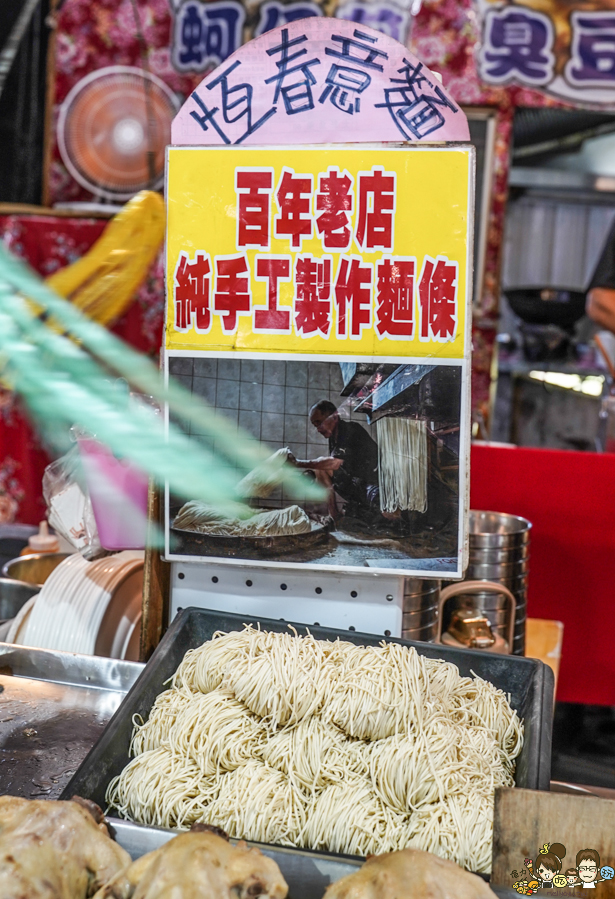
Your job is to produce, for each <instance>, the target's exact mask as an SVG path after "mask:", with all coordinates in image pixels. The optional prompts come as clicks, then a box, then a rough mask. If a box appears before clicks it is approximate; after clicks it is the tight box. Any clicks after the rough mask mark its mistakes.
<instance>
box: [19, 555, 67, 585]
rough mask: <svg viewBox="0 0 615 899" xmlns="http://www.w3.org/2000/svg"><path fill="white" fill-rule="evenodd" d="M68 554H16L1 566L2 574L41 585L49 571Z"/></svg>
mask: <svg viewBox="0 0 615 899" xmlns="http://www.w3.org/2000/svg"><path fill="white" fill-rule="evenodd" d="M69 555H70V553H30V554H28V555H27V556H18V557H17V558H16V559H11V561H10V562H7V563H6V565H4V566H3V568H2V576H3V577H8V578H15V579H16V580H18V581H26V582H27V583H28V584H36V585H37V586H39V587H42V586H43V584H44V583H45V581H46V580H47V578H48V577H49V575H50V574H51V572H52V571H54V570H55V569H56V568H57V567H58V565H59V564H60V562H63V561H64V559H67V558H68V556H69Z"/></svg>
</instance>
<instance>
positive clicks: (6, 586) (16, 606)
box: [0, 577, 40, 621]
mask: <svg viewBox="0 0 615 899" xmlns="http://www.w3.org/2000/svg"><path fill="white" fill-rule="evenodd" d="M39 590H40V587H38V586H37V585H36V584H27V583H26V582H25V581H16V580H13V578H8V577H2V578H0V621H7V620H8V619H9V618H15V616H16V615H17V613H18V612H19V611H21V608H22V606H25V604H26V603H27V601H28V600H29V599H30V597H31V596H34V595H35V594H36V593H38V592H39Z"/></svg>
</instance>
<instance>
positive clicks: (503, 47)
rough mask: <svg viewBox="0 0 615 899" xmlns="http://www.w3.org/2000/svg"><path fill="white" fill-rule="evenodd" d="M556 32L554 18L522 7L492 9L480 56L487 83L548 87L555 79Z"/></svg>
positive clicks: (482, 74) (488, 13)
mask: <svg viewBox="0 0 615 899" xmlns="http://www.w3.org/2000/svg"><path fill="white" fill-rule="evenodd" d="M553 41H554V30H553V24H552V22H551V19H549V18H548V16H545V15H543V14H542V13H539V12H535V11H534V10H530V9H524V8H521V7H519V6H506V7H504V8H503V9H490V10H488V12H487V14H486V16H485V33H484V39H483V46H482V48H481V55H480V74H481V77H482V78H483V80H484V81H490V82H492V83H494V84H506V83H509V82H511V81H517V82H519V83H521V84H529V85H541V84H547V83H548V82H549V81H551V79H552V78H553V66H554V62H555V57H554V56H553V52H552V49H553Z"/></svg>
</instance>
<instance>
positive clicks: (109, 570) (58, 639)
mask: <svg viewBox="0 0 615 899" xmlns="http://www.w3.org/2000/svg"><path fill="white" fill-rule="evenodd" d="M142 595H143V553H142V552H121V553H117V554H116V555H113V556H107V557H105V558H103V559H99V560H98V561H97V562H88V561H86V560H85V559H84V558H83V556H81V555H80V554H79V553H75V554H74V555H71V556H69V557H68V558H67V559H65V560H64V562H62V564H61V565H58V567H57V568H56V569H55V570H54V571H53V572H52V573H51V574H50V575H49V577H48V578H47V580H46V581H45V583H44V585H43V587H42V588H41V591H40V593H38V594H37V595H36V596H33V597H32V598H31V599H29V600H28V602H27V603H26V604H25V606H23V608H22V609H21V611H20V612H19V615H18V616H17V617H16V618H15V620H14V622H13V624H12V626H11V628H10V630H9V632H8V635H7V637H6V640H7V642H9V643H20V644H22V645H24V646H35V647H38V648H39V649H58V650H62V651H64V652H78V653H85V654H87V655H101V656H108V657H109V658H112V659H130V660H132V661H137V660H138V656H139V637H140V626H139V625H140V622H141V605H142Z"/></svg>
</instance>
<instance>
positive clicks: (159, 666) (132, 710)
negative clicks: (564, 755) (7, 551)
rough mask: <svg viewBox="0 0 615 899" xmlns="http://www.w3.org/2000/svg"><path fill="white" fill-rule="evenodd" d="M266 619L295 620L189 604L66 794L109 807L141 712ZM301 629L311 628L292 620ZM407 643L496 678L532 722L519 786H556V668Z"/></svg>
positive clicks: (370, 638)
mask: <svg viewBox="0 0 615 899" xmlns="http://www.w3.org/2000/svg"><path fill="white" fill-rule="evenodd" d="M244 623H245V624H248V623H251V624H254V625H256V624H258V623H260V626H261V628H262V629H264V630H269V631H276V632H281V631H285V630H286V629H287V627H288V624H287V623H285V622H283V621H272V620H270V619H266V618H261V619H260V622H258V621H256V620H255V619H251V618H250V616H248V615H234V614H231V613H224V612H218V611H210V610H208V609H193V608H190V609H184V610H183V611H182V612H180V613H179V615H177V617H176V618H175V620H174V621H173V623H172V624H171V627H170V628H169V630H168V631H167V633H166V634H165V636H164V637H163V639H162V641H161V642H160V644H159V646H158V647H157V649H156V651H155V652H154V654H153V655H152V657H151V659H150V660H149V662H148V663H147V665H146V666H145V669H144V671H143V673H142V674H141V676H140V677H139V679H138V680H137V682H136V683H135V685H134V687H133V688H132V689H131V691H130V692H129V693H128V695H127V696H126V699H125V700H124V701H123V703H122V705H121V706H120V708H119V709H118V710H117V712H116V713H115V715H114V716H113V718H112V719H111V721H110V722H109V724H108V725H107V727H106V728H105V731H104V733H103V734H102V736H101V737H100V739H99V741H98V743H97V744H96V746H94V748H93V749H92V751H91V752H90V753H89V755H88V756H87V758H86V759H85V761H84V762H83V764H82V765H81V767H80V768H79V770H78V771H77V773H76V774H75V776H74V777H73V778H72V780H71V781H70V783H69V784H68V786H67V787H66V789H65V791H64V796H65V797H68V798H69V797H70V796H72V795H73V794H75V793H76V794H78V795H79V796H83V797H85V798H86V799H93V800H94V802H97V803H98V804H99V805H100V806H102V807H104V806H105V791H106V788H107V784H108V783H109V781H110V780H111V779H112V778H113V777H115V776H116V775H118V774H120V772H121V771H122V769H123V768H124V767H125V765H126V764H127V763H128V761H129V756H128V749H129V746H130V739H131V736H132V730H133V723H132V720H133V716H134V715H141V716H142V718H143V719H146V718H147V717H148V715H149V711H150V709H151V707H152V706H153V704H154V701H155V699H156V697H157V696H158V694H159V693H161V692H162V691H163V690H165V689H167V687H165V682H166V681H167V680H168V679H169V678H170V677H171V676H172V675H173V673H174V672H175V671H176V669H177V668H178V666H179V664H180V662H181V660H182V659H183V657H184V654H185V653H186V651H187V650H188V649H192V648H194V647H196V646H200V645H201V643H204V642H205V641H206V640H210V639H211V637H212V636H213V634H214V633H215V632H216V631H234V630H241V629H242V627H243V625H244ZM292 626H293V627H294V628H295V629H296V631H297V633H299V634H305V633H307V632H308V628H306V627H305V625H302V624H294V625H292ZM309 632H310V633H311V634H312V635H313V636H314V637H316V638H318V639H324V640H326V639H333V640H334V639H336V638H337V637H340V638H342V639H344V640H348V641H350V642H352V643H357V644H363V645H369V646H375V645H378V644H379V643H380V642H382V640H383V639H386V638H382V637H378V636H375V635H374V634H359V633H356V632H354V631H350V632H349V631H340V630H333V629H330V628H324V627H310V628H309ZM386 642H389V643H399V644H401V645H402V646H413V647H414V648H415V649H416V651H417V652H418V653H420V654H421V655H425V656H427V657H429V658H432V659H443V660H444V661H447V662H452V663H453V664H455V665H457V667H458V668H459V671H460V673H461V675H462V676H471V675H472V674H473V673H474V674H476V675H478V676H479V677H482V678H484V679H485V680H489V681H491V682H492V683H493V684H494V685H495V686H496V687H499V688H500V689H502V690H504V691H505V692H506V693H507V694H510V702H511V705H512V707H513V708H514V709H515V710H516V711H517V712H518V714H519V715H520V717H521V718H522V719H523V720H524V724H525V739H524V744H523V749H522V752H521V755H520V756H519V758H518V759H517V770H516V777H515V781H516V785H517V786H518V787H525V788H526V789H534V790H536V789H538V790H548V789H549V782H550V775H551V730H552V718H553V672H552V671H551V669H550V668H549V667H548V666H547V665H544V664H543V663H542V662H540V661H538V660H537V659H525V658H522V657H519V656H510V655H496V654H491V653H487V652H478V651H471V650H467V649H457V648H454V647H448V646H440V645H435V644H432V643H413V642H410V641H407V640H394V639H392V638H389V639H387V640H386Z"/></svg>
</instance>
